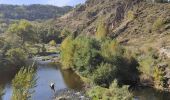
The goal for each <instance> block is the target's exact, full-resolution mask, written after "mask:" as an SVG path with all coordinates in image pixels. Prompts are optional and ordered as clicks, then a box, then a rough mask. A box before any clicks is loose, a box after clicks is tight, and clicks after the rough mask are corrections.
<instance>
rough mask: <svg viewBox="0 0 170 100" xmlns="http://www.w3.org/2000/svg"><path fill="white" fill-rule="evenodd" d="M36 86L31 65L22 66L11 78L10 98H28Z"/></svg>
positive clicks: (13, 99)
mask: <svg viewBox="0 0 170 100" xmlns="http://www.w3.org/2000/svg"><path fill="white" fill-rule="evenodd" d="M35 86H36V79H35V70H34V68H33V67H23V68H21V69H20V71H19V72H18V74H17V75H16V76H15V78H14V79H13V80H12V87H13V93H12V100H30V99H31V97H32V94H33V93H34V90H33V88H34V87H35Z"/></svg>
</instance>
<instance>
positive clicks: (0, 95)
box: [0, 86, 4, 100]
mask: <svg viewBox="0 0 170 100" xmlns="http://www.w3.org/2000/svg"><path fill="white" fill-rule="evenodd" d="M3 94H4V90H3V88H2V87H1V86H0V100H2V96H3Z"/></svg>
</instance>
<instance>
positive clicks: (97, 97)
mask: <svg viewBox="0 0 170 100" xmlns="http://www.w3.org/2000/svg"><path fill="white" fill-rule="evenodd" d="M88 95H89V96H90V97H91V98H92V99H93V100H132V94H131V93H130V92H129V91H128V86H123V87H119V86H118V83H117V81H114V82H113V83H112V85H111V86H110V87H109V89H107V88H103V87H100V86H95V87H93V88H91V89H90V90H89V91H88Z"/></svg>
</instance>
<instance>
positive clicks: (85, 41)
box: [73, 36, 101, 72]
mask: <svg viewBox="0 0 170 100" xmlns="http://www.w3.org/2000/svg"><path fill="white" fill-rule="evenodd" d="M74 48H75V52H74V57H73V59H74V66H75V68H76V69H77V70H79V71H80V72H92V71H93V70H94V69H95V67H96V66H97V65H98V64H99V63H101V56H100V54H99V51H98V49H99V44H98V42H97V41H96V40H95V39H93V38H90V37H86V36H79V37H77V38H76V39H75V41H74Z"/></svg>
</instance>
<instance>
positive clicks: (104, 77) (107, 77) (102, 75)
mask: <svg viewBox="0 0 170 100" xmlns="http://www.w3.org/2000/svg"><path fill="white" fill-rule="evenodd" d="M97 68H98V69H96V71H95V72H94V73H93V76H92V80H93V82H94V83H95V84H97V85H100V86H105V87H107V86H109V85H110V84H111V82H112V81H113V80H114V78H115V75H116V66H112V65H111V64H107V63H106V64H104V63H101V65H100V66H99V67H97Z"/></svg>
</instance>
